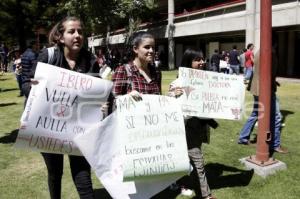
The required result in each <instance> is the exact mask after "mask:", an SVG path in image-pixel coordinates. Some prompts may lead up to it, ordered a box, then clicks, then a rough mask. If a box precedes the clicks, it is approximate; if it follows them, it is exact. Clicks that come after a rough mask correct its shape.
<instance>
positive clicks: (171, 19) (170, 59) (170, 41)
mask: <svg viewBox="0 0 300 199" xmlns="http://www.w3.org/2000/svg"><path fill="white" fill-rule="evenodd" d="M174 7H175V4H174V0H168V28H167V31H168V68H169V70H173V69H174V68H175V65H174V59H175V58H174V51H175V42H174V32H175V26H174V10H175V9H174Z"/></svg>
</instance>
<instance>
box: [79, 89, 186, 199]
mask: <svg viewBox="0 0 300 199" xmlns="http://www.w3.org/2000/svg"><path fill="white" fill-rule="evenodd" d="M142 98H143V100H142V101H135V100H133V98H131V97H130V96H129V95H126V96H121V97H119V98H118V99H117V101H116V103H117V110H116V111H115V112H114V114H111V115H110V116H109V117H108V118H105V120H103V121H102V122H101V123H100V124H98V125H95V126H94V127H93V128H91V129H89V131H88V132H87V133H86V134H83V135H80V136H77V137H76V138H75V139H74V141H75V143H76V144H77V145H78V147H79V148H80V150H81V151H82V154H83V155H84V156H85V158H86V159H87V160H88V162H89V163H90V165H91V167H92V168H93V170H95V172H96V175H97V177H98V178H99V180H100V181H101V182H102V184H103V185H104V187H105V188H106V190H107V191H108V192H109V193H110V195H111V196H112V197H113V198H127V197H128V195H130V198H135V199H144V198H150V197H151V196H153V195H155V194H156V193H158V192H159V191H162V190H163V189H165V188H166V187H167V186H169V185H170V184H172V183H173V182H175V181H176V180H177V179H179V178H180V177H182V176H183V175H186V174H187V173H188V172H189V169H190V164H189V158H188V153H187V144H186V137H185V129H184V122H183V116H182V112H181V109H180V106H179V104H178V103H177V102H176V100H175V98H170V97H166V96H158V95H142ZM124 181H126V182H124Z"/></svg>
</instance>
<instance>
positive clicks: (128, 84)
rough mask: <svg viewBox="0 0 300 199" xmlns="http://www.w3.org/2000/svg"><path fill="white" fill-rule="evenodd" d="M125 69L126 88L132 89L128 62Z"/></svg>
mask: <svg viewBox="0 0 300 199" xmlns="http://www.w3.org/2000/svg"><path fill="white" fill-rule="evenodd" d="M124 66H125V67H124V68H125V71H126V77H127V88H126V90H132V89H133V83H132V71H131V69H130V65H129V64H125V65H124Z"/></svg>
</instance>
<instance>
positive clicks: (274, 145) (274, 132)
mask: <svg viewBox="0 0 300 199" xmlns="http://www.w3.org/2000/svg"><path fill="white" fill-rule="evenodd" d="M274 45H275V44H274ZM259 63H260V57H259V51H257V52H256V54H255V58H254V64H255V70H254V74H253V77H252V79H251V80H250V83H249V87H248V88H247V89H248V90H249V91H250V92H251V94H253V97H254V104H253V110H252V113H251V115H250V117H249V118H248V120H247V121H246V123H245V124H244V126H243V128H242V130H241V132H240V135H239V139H238V144H243V145H248V144H250V135H251V133H252V131H253V128H254V125H255V123H256V122H257V120H258V108H259V106H258V103H259V78H260V77H261V75H260V73H259V65H260V64H259ZM276 72H277V56H276V52H275V51H274V50H273V51H272V79H271V104H270V106H271V109H270V110H271V116H270V131H271V138H272V139H271V141H270V143H269V148H270V149H269V150H270V154H273V153H274V152H277V153H282V154H286V153H288V150H287V149H285V148H283V147H282V146H281V139H280V135H281V120H282V115H281V112H280V107H279V100H278V98H277V96H276V91H277V82H276Z"/></svg>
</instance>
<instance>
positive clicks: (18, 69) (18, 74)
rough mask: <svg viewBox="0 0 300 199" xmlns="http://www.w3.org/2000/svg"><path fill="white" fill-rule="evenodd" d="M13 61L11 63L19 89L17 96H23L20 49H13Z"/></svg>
mask: <svg viewBox="0 0 300 199" xmlns="http://www.w3.org/2000/svg"><path fill="white" fill-rule="evenodd" d="M14 59H15V60H14V63H13V70H14V73H15V75H16V79H17V82H18V86H19V90H20V95H19V97H21V96H23V95H24V94H23V91H22V76H21V74H22V65H21V55H20V51H19V50H17V51H15V57H14Z"/></svg>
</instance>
